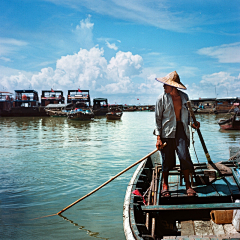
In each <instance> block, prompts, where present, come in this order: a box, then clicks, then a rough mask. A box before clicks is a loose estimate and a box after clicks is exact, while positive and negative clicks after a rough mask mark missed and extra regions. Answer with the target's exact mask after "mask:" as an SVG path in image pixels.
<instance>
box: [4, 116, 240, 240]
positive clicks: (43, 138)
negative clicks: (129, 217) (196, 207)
mask: <svg viewBox="0 0 240 240" xmlns="http://www.w3.org/2000/svg"><path fill="white" fill-rule="evenodd" d="M196 117H197V120H198V121H200V122H201V132H202V135H203V138H204V140H205V143H206V146H207V149H208V151H209V153H210V156H211V158H212V160H213V161H214V162H218V161H221V160H228V158H229V147H230V146H238V147H239V146H240V145H239V143H240V132H239V131H221V130H220V129H219V126H218V124H217V121H218V119H219V118H220V117H223V115H197V116H196ZM153 129H154V112H124V114H123V116H122V120H120V121H119V120H118V121H107V120H106V118H104V117H99V118H95V119H94V120H93V121H91V122H74V121H71V120H68V119H66V118H47V117H46V118H0V136H1V137H0V154H1V158H0V182H1V186H0V234H1V239H114V240H118V239H119V240H121V239H125V236H124V232H123V226H122V222H123V220H122V210H123V201H124V197H125V191H126V187H127V184H128V182H129V180H130V178H131V175H132V174H133V172H134V170H135V168H136V167H135V168H133V169H131V170H129V171H128V172H126V173H124V174H123V175H121V176H120V177H118V178H117V179H115V180H114V181H113V182H111V183H109V184H108V185H107V186H105V187H104V188H102V189H101V190H99V191H97V192H96V193H94V194H93V195H91V196H89V197H88V198H86V199H84V200H83V201H81V202H79V203H78V204H76V205H75V206H73V207H72V208H70V209H68V210H67V211H65V212H64V213H63V217H60V216H58V215H56V216H52V217H47V218H40V217H42V216H46V215H51V214H55V213H57V212H59V211H60V210H62V209H63V208H65V207H67V206H68V205H70V204H71V203H73V202H74V201H76V200H77V199H79V198H81V197H82V196H84V195H86V194H87V193H89V192H91V191H92V190H93V189H95V188H97V187H98V186H99V185H101V184H102V183H104V182H105V181H107V180H109V179H110V178H112V177H113V176H115V175H116V174H117V173H119V172H120V171H122V170H123V169H125V168H127V167H128V166H129V165H131V164H133V163H134V162H136V161H138V160H139V159H141V158H142V157H144V156H145V155H147V154H148V153H150V152H151V151H153V150H154V149H155V141H156V137H155V136H153V135H152V132H153ZM194 140H195V148H196V151H197V156H198V159H199V161H201V162H204V161H206V159H205V155H204V152H203V150H202V146H201V143H200V142H199V139H198V135H197V133H194ZM190 152H191V156H192V159H193V161H194V162H195V161H196V156H195V154H194V151H193V148H192V145H191V148H190ZM35 218H39V219H35ZM33 219H34V220H33Z"/></svg>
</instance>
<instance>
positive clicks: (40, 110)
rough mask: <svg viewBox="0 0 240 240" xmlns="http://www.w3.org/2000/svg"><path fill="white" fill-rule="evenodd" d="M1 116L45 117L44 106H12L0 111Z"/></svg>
mask: <svg viewBox="0 0 240 240" xmlns="http://www.w3.org/2000/svg"><path fill="white" fill-rule="evenodd" d="M0 116H1V117H47V116H48V115H47V113H46V112H45V110H44V107H13V108H11V109H10V110H9V111H5V110H2V111H0Z"/></svg>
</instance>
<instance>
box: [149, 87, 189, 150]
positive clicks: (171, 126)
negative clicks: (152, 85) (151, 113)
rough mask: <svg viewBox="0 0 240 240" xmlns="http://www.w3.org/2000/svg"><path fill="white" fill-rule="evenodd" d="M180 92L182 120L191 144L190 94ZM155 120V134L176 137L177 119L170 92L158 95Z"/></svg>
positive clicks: (162, 136)
mask: <svg viewBox="0 0 240 240" xmlns="http://www.w3.org/2000/svg"><path fill="white" fill-rule="evenodd" d="M179 94H180V96H181V99H182V109H181V121H182V123H183V126H184V131H185V133H186V136H187V138H188V146H189V144H190V132H189V126H188V125H189V124H190V114H189V111H188V108H187V101H188V100H189V98H188V95H187V94H186V93H184V92H182V91H179ZM155 120H156V128H155V129H154V132H153V134H154V135H160V136H161V138H175V133H176V126H177V121H176V116H175V111H174V106H173V101H172V97H171V95H170V94H169V93H164V94H162V95H160V96H159V97H158V99H157V102H156V106H155Z"/></svg>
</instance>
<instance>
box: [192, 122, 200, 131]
mask: <svg viewBox="0 0 240 240" xmlns="http://www.w3.org/2000/svg"><path fill="white" fill-rule="evenodd" d="M192 128H194V129H199V128H200V122H198V121H197V126H196V125H195V124H194V123H193V124H192Z"/></svg>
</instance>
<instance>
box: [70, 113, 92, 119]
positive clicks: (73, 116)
mask: <svg viewBox="0 0 240 240" xmlns="http://www.w3.org/2000/svg"><path fill="white" fill-rule="evenodd" d="M67 117H68V119H70V120H74V121H89V120H91V119H93V118H94V114H93V113H92V112H74V113H71V112H70V113H69V114H68V116H67Z"/></svg>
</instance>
